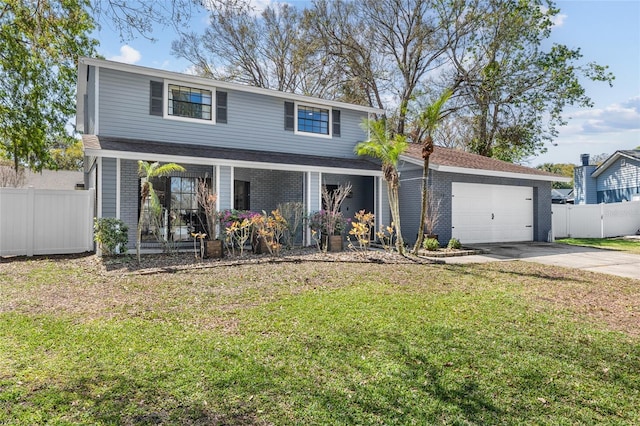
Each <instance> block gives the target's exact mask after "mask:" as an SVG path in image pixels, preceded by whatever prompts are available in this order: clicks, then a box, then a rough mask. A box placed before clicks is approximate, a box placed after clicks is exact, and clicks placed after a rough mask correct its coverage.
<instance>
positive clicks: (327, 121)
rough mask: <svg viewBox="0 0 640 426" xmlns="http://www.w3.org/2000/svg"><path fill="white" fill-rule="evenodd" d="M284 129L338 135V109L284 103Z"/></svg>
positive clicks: (321, 134) (313, 133)
mask: <svg viewBox="0 0 640 426" xmlns="http://www.w3.org/2000/svg"><path fill="white" fill-rule="evenodd" d="M284 129H285V130H290V131H294V132H295V133H301V134H302V133H304V134H312V135H314V136H321V137H329V138H330V137H339V136H340V111H339V110H331V109H329V108H323V107H321V106H317V105H306V104H298V103H294V102H285V103H284Z"/></svg>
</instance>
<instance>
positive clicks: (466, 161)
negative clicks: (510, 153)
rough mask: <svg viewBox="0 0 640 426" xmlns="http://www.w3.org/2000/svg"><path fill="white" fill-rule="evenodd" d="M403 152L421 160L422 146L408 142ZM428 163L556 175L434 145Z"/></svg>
mask: <svg viewBox="0 0 640 426" xmlns="http://www.w3.org/2000/svg"><path fill="white" fill-rule="evenodd" d="M405 154H406V155H407V156H409V157H411V158H414V159H417V160H420V161H422V147H421V145H419V144H413V143H412V144H409V148H408V149H407V151H406V152H405ZM429 162H430V164H433V165H438V166H448V167H460V168H464V169H475V170H489V171H496V172H507V173H518V174H524V175H538V176H556V177H559V176H558V175H556V174H554V173H549V172H546V171H544V170H540V169H534V168H532V167H525V166H521V165H519V164H513V163H508V162H506V161H501V160H497V159H495V158H489V157H483V156H482V155H478V154H472V153H470V152H465V151H462V150H459V149H453V148H445V147H442V146H436V147H434V151H433V154H431V158H430V159H429Z"/></svg>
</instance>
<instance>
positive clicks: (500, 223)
mask: <svg viewBox="0 0 640 426" xmlns="http://www.w3.org/2000/svg"><path fill="white" fill-rule="evenodd" d="M452 193H453V198H452V204H451V208H452V226H453V229H452V236H453V237H455V238H458V239H459V240H460V241H462V242H463V243H481V242H482V243H484V242H505V241H531V240H533V188H532V187H520V186H507V185H487V184H474V183H463V182H454V183H453V184H452Z"/></svg>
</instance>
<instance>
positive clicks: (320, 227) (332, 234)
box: [309, 210, 347, 251]
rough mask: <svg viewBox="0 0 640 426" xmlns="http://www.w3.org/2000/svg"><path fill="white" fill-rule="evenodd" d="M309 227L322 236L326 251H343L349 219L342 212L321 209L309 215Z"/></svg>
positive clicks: (323, 246)
mask: <svg viewBox="0 0 640 426" xmlns="http://www.w3.org/2000/svg"><path fill="white" fill-rule="evenodd" d="M309 227H310V228H311V229H312V230H313V231H315V232H316V233H317V234H319V235H320V236H321V239H320V241H321V244H322V248H323V249H324V250H325V251H327V250H328V251H342V248H343V236H342V234H343V232H344V230H345V229H346V227H347V220H346V219H345V218H344V216H343V215H342V213H340V212H337V213H333V212H331V211H328V210H320V211H317V212H315V213H312V214H311V216H310V217H309Z"/></svg>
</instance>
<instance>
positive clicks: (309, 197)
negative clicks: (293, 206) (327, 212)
mask: <svg viewBox="0 0 640 426" xmlns="http://www.w3.org/2000/svg"><path fill="white" fill-rule="evenodd" d="M305 181H306V182H305V189H306V191H305V192H306V193H305V196H306V200H305V205H306V214H307V216H309V215H310V214H311V213H312V212H316V211H318V210H320V208H321V204H320V197H321V191H320V182H322V174H321V173H319V172H306V173H305ZM305 231H306V232H305V234H306V243H307V245H310V244H311V228H309V226H308V225H307V226H306V230H305Z"/></svg>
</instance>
